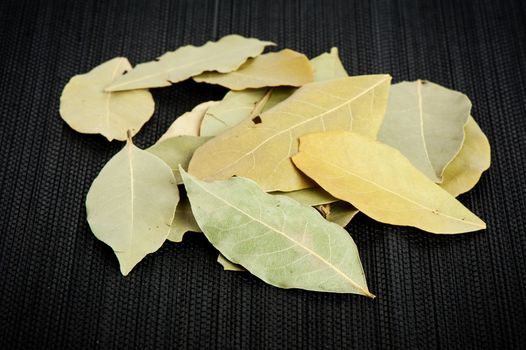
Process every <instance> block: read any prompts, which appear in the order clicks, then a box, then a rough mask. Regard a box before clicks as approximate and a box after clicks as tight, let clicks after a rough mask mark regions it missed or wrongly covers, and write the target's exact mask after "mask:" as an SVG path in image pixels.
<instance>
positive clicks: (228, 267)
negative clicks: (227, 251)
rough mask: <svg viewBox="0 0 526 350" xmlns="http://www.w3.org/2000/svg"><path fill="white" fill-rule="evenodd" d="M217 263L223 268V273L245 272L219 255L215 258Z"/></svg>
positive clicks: (239, 266)
mask: <svg viewBox="0 0 526 350" xmlns="http://www.w3.org/2000/svg"><path fill="white" fill-rule="evenodd" d="M217 262H218V263H220V264H221V266H223V270H225V271H246V270H245V268H244V267H243V266H241V265H238V264H234V263H233V262H232V261H230V260H228V259H227V258H225V256H224V255H223V254H221V253H219V255H218V256H217Z"/></svg>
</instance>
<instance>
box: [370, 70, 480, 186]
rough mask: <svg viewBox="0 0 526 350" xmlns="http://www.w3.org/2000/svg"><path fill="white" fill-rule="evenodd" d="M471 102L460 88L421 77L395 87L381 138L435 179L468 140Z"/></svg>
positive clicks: (440, 179) (379, 133)
mask: <svg viewBox="0 0 526 350" xmlns="http://www.w3.org/2000/svg"><path fill="white" fill-rule="evenodd" d="M470 110H471V102H470V101H469V98H468V97H467V96H466V95H464V94H461V93H460V92H457V91H454V90H450V89H446V88H444V87H442V86H440V85H437V84H434V83H431V82H428V81H424V80H417V81H414V82H401V83H398V84H394V85H393V86H392V87H391V93H390V96H389V104H388V107H387V111H386V113H385V118H384V122H383V124H382V127H381V128H380V131H379V132H378V140H380V141H382V142H383V143H386V144H388V145H390V146H392V147H394V148H396V149H398V150H399V151H400V152H402V154H403V155H404V156H406V157H407V158H408V159H409V160H410V161H411V163H413V165H414V166H416V167H417V168H418V169H419V170H420V171H422V172H423V173H424V174H425V175H426V176H427V177H429V178H430V179H431V180H433V181H434V182H441V181H442V173H443V171H444V169H445V167H446V166H447V165H448V164H449V162H451V160H452V159H453V158H454V157H455V156H456V155H457V154H458V152H459V151H460V148H461V147H462V143H463V142H464V125H465V124H466V122H467V119H468V117H469V115H470Z"/></svg>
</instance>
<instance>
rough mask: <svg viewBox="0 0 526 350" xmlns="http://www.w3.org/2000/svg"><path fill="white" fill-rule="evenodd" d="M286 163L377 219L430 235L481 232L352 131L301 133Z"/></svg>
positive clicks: (422, 180)
mask: <svg viewBox="0 0 526 350" xmlns="http://www.w3.org/2000/svg"><path fill="white" fill-rule="evenodd" d="M292 159H293V161H294V164H295V165H296V166H297V167H298V168H299V169H301V171H303V172H304V173H305V174H307V175H308V176H310V177H311V178H312V179H314V180H315V181H316V182H317V183H318V184H319V185H320V186H321V187H323V188H324V189H325V190H326V191H327V192H329V193H330V194H332V195H333V196H334V197H336V198H339V199H341V200H344V201H347V202H349V203H351V204H352V205H354V206H355V207H356V208H357V209H358V210H360V211H361V212H363V213H364V214H365V215H367V216H369V217H371V218H373V219H375V220H377V221H380V222H385V223H389V224H393V225H407V226H414V227H418V228H420V229H422V230H425V231H429V232H433V233H462V232H469V231H477V230H481V229H484V228H486V224H485V223H484V222H483V221H482V220H480V219H479V218H478V217H477V216H476V215H475V214H473V213H472V212H470V211H469V210H468V209H467V208H465V207H464V206H463V205H462V204H461V203H460V202H459V201H457V200H456V199H455V198H454V197H452V196H451V195H450V194H449V193H447V192H446V191H445V190H443V189H442V188H440V187H439V186H438V185H436V184H435V183H433V182H432V181H431V180H429V179H428V178H427V177H426V176H425V175H424V174H422V173H421V172H420V171H419V170H418V169H416V168H415V167H414V166H413V165H412V164H411V163H410V162H409V161H408V160H407V159H406V158H405V157H404V156H403V155H402V154H401V153H400V152H399V151H397V150H396V149H394V148H392V147H390V146H388V145H385V144H382V143H380V142H378V141H374V140H371V139H369V138H366V137H363V136H361V135H358V134H356V133H352V132H345V131H332V132H326V133H316V134H310V135H306V136H304V137H302V138H301V140H300V149H299V152H298V154H296V155H295V156H294V157H293V158H292Z"/></svg>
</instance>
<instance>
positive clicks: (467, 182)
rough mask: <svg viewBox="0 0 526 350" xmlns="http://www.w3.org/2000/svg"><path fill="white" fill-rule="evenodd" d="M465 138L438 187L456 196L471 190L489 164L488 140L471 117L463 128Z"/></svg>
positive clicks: (489, 149)
mask: <svg viewBox="0 0 526 350" xmlns="http://www.w3.org/2000/svg"><path fill="white" fill-rule="evenodd" d="M464 132H465V134H466V138H465V140H464V144H463V145H462V148H461V149H460V152H459V153H458V154H457V156H456V157H455V158H454V159H453V161H451V163H449V164H448V166H447V167H446V169H445V170H444V174H443V176H442V178H443V181H442V183H441V184H440V187H442V188H443V189H445V190H446V191H448V192H449V193H451V194H452V195H453V196H455V197H456V196H458V195H459V194H461V193H464V192H467V191H469V190H470V189H472V188H473V187H474V186H475V185H476V184H477V182H478V181H479V179H480V176H481V175H482V173H483V172H484V171H486V170H488V168H489V166H490V163H491V148H490V145H489V141H488V138H487V137H486V135H484V132H482V130H481V129H480V127H479V126H478V124H477V122H476V121H475V119H473V117H469V119H468V122H467V123H466V125H465V126H464Z"/></svg>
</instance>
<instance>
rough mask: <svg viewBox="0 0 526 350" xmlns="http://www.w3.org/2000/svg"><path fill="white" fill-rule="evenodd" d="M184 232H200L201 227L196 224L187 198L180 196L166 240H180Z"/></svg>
mask: <svg viewBox="0 0 526 350" xmlns="http://www.w3.org/2000/svg"><path fill="white" fill-rule="evenodd" d="M177 172H179V171H177ZM186 232H201V229H200V228H199V226H198V225H197V222H195V218H194V214H193V213H192V208H191V207H190V202H189V201H188V198H187V197H182V198H181V200H180V201H179V204H178V205H177V209H176V210H175V215H174V219H173V220H172V225H171V226H170V233H169V234H168V240H169V241H172V242H176V243H178V242H181V241H182V240H183V236H184V234H185V233H186Z"/></svg>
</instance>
